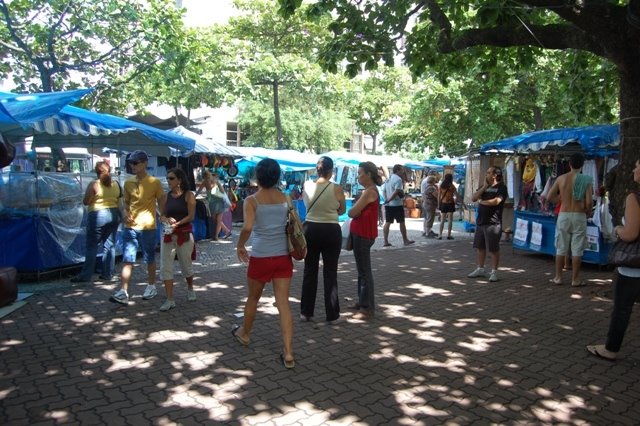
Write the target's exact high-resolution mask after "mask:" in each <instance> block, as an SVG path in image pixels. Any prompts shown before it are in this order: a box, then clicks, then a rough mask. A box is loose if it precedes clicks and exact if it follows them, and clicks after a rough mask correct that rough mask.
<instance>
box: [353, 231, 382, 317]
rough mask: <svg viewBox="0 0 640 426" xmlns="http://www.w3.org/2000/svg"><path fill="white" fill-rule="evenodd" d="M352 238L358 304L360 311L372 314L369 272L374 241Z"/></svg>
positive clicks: (371, 275) (371, 279) (373, 308)
mask: <svg viewBox="0 0 640 426" xmlns="http://www.w3.org/2000/svg"><path fill="white" fill-rule="evenodd" d="M351 237H352V238H353V257H354V258H355V260H356V268H357V269H358V304H359V305H360V309H361V310H364V311H368V312H370V313H373V312H374V311H375V308H376V306H375V300H374V295H373V271H372V270H371V246H373V243H374V242H375V240H370V239H367V238H362V237H359V236H358V235H355V234H351Z"/></svg>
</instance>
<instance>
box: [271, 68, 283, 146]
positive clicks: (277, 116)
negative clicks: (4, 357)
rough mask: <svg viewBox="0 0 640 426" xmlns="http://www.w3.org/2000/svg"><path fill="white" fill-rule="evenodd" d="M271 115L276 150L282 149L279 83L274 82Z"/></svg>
mask: <svg viewBox="0 0 640 426" xmlns="http://www.w3.org/2000/svg"><path fill="white" fill-rule="evenodd" d="M272 84H273V114H274V116H275V119H276V137H277V138H278V141H277V142H278V149H284V141H283V140H282V139H283V138H282V122H281V121H280V99H279V96H278V87H279V83H278V81H277V80H275V81H274V82H273V83H272Z"/></svg>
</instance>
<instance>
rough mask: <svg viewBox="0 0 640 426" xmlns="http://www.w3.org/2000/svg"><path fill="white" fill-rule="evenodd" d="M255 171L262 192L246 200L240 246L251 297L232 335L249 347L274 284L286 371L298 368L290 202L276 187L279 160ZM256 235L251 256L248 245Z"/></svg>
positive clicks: (248, 298) (266, 159)
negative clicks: (270, 285) (288, 228)
mask: <svg viewBox="0 0 640 426" xmlns="http://www.w3.org/2000/svg"><path fill="white" fill-rule="evenodd" d="M255 170H256V179H257V180H258V188H259V189H258V192H256V193H255V194H254V195H252V196H250V197H247V198H246V199H245V200H244V207H243V208H244V210H243V211H244V224H243V226H242V230H241V231H240V236H239V237H238V245H237V246H236V251H237V254H238V259H240V261H241V262H244V263H249V268H248V269H247V287H248V293H249V294H248V295H247V301H246V303H245V306H244V320H243V323H242V325H241V326H240V325H235V326H234V327H233V328H232V329H231V334H232V335H233V337H234V338H235V339H236V340H237V341H238V342H239V343H240V344H242V345H245V346H248V345H249V343H250V341H251V331H252V330H253V323H254V321H255V319H256V312H257V310H258V302H259V301H260V297H261V296H262V291H263V290H264V286H265V285H266V284H267V283H268V282H272V283H273V293H274V295H275V297H276V307H277V308H278V313H279V314H280V329H281V331H282V342H283V351H282V354H281V355H280V361H281V362H282V364H283V365H284V366H285V368H294V367H295V360H294V357H293V318H292V316H291V309H290V307H289V287H290V285H291V277H292V275H293V262H292V261H291V255H290V254H289V247H288V241H287V234H286V232H285V227H286V223H287V219H288V212H289V206H288V204H289V200H288V198H287V197H286V196H285V195H284V194H283V193H282V191H280V190H279V189H278V188H277V186H276V185H277V184H278V182H279V181H280V166H279V165H278V163H277V162H276V161H275V160H273V159H271V158H265V159H264V160H261V161H260V162H259V163H258V164H257V165H256V169H255ZM294 214H295V211H294ZM252 234H253V239H252V246H251V256H249V253H248V252H247V249H246V247H245V244H246V242H247V241H248V240H249V237H251V235H252Z"/></svg>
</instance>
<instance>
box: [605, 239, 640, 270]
mask: <svg viewBox="0 0 640 426" xmlns="http://www.w3.org/2000/svg"><path fill="white" fill-rule="evenodd" d="M609 264H610V265H615V266H628V267H630V268H640V239H636V240H635V241H634V242H632V243H628V242H626V241H622V240H618V241H616V242H615V243H614V244H613V246H612V247H611V250H610V251H609Z"/></svg>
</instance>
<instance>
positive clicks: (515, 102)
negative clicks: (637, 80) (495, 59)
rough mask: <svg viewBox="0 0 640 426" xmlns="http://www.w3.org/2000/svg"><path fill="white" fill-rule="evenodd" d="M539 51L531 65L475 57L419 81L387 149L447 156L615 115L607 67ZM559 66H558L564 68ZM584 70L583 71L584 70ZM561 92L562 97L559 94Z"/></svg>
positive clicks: (582, 56) (387, 138)
mask: <svg viewBox="0 0 640 426" xmlns="http://www.w3.org/2000/svg"><path fill="white" fill-rule="evenodd" d="M558 56H560V54H559V53H557V52H551V51H548V52H545V54H542V55H540V56H538V57H536V58H534V60H535V62H534V63H533V64H532V66H531V65H527V66H522V65H520V64H501V63H499V64H496V65H495V66H494V67H493V68H492V69H491V71H485V70H486V69H487V67H486V66H485V65H483V64H481V63H478V64H476V65H473V66H470V67H469V68H468V69H465V70H462V71H461V72H459V73H452V74H450V75H448V76H447V77H446V78H445V79H444V80H441V79H437V78H435V77H434V76H423V77H422V78H421V79H419V80H418V82H417V84H416V88H415V91H414V96H413V99H412V100H411V106H410V108H409V109H408V112H407V114H406V115H404V116H403V117H402V118H401V120H400V121H399V122H398V123H397V124H396V125H394V126H393V127H392V128H390V129H388V130H387V131H386V132H385V147H387V148H390V149H395V150H403V151H405V152H409V153H422V157H423V158H424V155H425V151H426V150H428V151H431V152H434V151H435V152H436V153H437V152H439V151H440V149H441V148H442V147H443V148H444V150H446V152H447V153H448V154H449V155H453V156H456V155H461V154H463V153H464V152H466V151H467V149H468V148H467V141H468V140H469V139H471V142H472V145H473V146H478V145H480V144H482V143H485V142H489V141H494V140H498V139H501V138H503V137H505V136H511V135H516V134H519V133H524V132H528V131H532V130H541V129H545V128H559V127H573V126H582V125H590V124H593V123H608V122H612V121H614V120H615V117H617V115H618V110H617V101H616V99H617V98H616V94H617V85H616V84H615V82H614V81H612V79H611V78H606V77H607V75H608V74H610V69H611V66H609V64H607V63H602V62H604V61H599V62H598V61H593V60H592V59H593V57H592V56H591V57H587V55H586V54H584V53H581V52H576V53H575V54H574V55H573V56H574V58H573V62H572V63H573V65H571V64H567V62H566V61H565V62H564V63H562V62H561V60H560V58H558ZM563 66H564V68H563ZM586 70H588V72H586ZM558 93H562V96H558Z"/></svg>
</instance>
